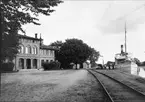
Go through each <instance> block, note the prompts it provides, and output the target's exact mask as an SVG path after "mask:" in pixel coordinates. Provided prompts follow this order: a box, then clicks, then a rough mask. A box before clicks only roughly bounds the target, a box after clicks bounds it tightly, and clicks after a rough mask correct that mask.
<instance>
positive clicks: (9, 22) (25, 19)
mask: <svg viewBox="0 0 145 102" xmlns="http://www.w3.org/2000/svg"><path fill="white" fill-rule="evenodd" d="M60 3H62V1H61V0H0V16H1V17H0V18H1V19H0V20H1V23H0V24H1V30H0V38H1V41H0V44H1V46H2V47H0V48H1V49H0V50H1V56H2V59H1V61H3V60H5V58H8V59H12V58H13V57H14V56H15V55H16V54H17V52H18V51H17V50H18V40H16V39H17V34H18V31H19V30H20V31H22V32H23V33H25V32H24V31H23V29H22V25H24V24H27V23H33V24H36V25H40V24H39V22H37V21H38V19H37V16H38V15H39V14H44V15H50V13H52V12H53V11H54V10H53V9H51V7H54V6H57V5H58V4H60ZM11 38H12V39H11ZM8 39H9V40H8ZM14 40H15V41H14ZM7 41H9V43H8V44H5V43H7ZM5 51H7V52H5ZM10 54H11V55H10Z"/></svg>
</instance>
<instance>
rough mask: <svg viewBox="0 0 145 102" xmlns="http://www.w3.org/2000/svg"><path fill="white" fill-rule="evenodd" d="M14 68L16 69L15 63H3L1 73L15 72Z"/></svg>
mask: <svg viewBox="0 0 145 102" xmlns="http://www.w3.org/2000/svg"><path fill="white" fill-rule="evenodd" d="M13 68H14V63H13V62H7V63H2V68H1V71H13Z"/></svg>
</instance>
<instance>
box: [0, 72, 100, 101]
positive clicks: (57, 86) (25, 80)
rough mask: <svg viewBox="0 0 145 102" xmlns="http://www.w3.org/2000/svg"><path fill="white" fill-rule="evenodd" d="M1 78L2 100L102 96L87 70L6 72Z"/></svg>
mask: <svg viewBox="0 0 145 102" xmlns="http://www.w3.org/2000/svg"><path fill="white" fill-rule="evenodd" d="M1 79H2V80H1V97H0V100H1V101H49V102H76V101H77V102H88V101H89V102H91V101H92V102H93V101H94V100H96V101H97V102H99V100H101V99H102V97H103V96H102V95H101V94H100V90H101V89H99V87H97V84H98V83H97V82H96V80H95V79H94V78H93V77H92V76H91V75H90V74H88V72H87V71H86V70H62V71H48V72H44V71H35V72H33V71H32V72H19V73H7V74H2V76H1ZM97 90H98V91H97ZM97 92H98V93H97ZM96 96H97V97H96ZM90 99H91V100H90Z"/></svg>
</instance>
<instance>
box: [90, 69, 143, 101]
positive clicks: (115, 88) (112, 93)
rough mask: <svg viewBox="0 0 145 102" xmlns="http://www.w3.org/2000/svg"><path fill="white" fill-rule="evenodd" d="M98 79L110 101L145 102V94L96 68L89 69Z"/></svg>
mask: <svg viewBox="0 0 145 102" xmlns="http://www.w3.org/2000/svg"><path fill="white" fill-rule="evenodd" d="M88 72H89V73H91V74H92V75H93V76H94V77H95V79H97V80H98V82H99V83H100V85H101V86H102V88H103V89H104V92H105V93H106V97H108V98H109V101H110V102H145V94H143V93H141V92H139V91H137V90H135V89H133V88H132V87H130V86H128V85H126V84H124V83H122V82H120V81H119V80H116V79H114V78H112V77H110V76H108V75H106V74H104V73H101V72H98V71H96V70H88Z"/></svg>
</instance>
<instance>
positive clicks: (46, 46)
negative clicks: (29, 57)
mask: <svg viewBox="0 0 145 102" xmlns="http://www.w3.org/2000/svg"><path fill="white" fill-rule="evenodd" d="M40 49H49V50H59V49H58V48H56V47H54V46H48V45H41V46H40Z"/></svg>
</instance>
